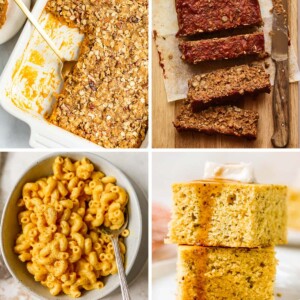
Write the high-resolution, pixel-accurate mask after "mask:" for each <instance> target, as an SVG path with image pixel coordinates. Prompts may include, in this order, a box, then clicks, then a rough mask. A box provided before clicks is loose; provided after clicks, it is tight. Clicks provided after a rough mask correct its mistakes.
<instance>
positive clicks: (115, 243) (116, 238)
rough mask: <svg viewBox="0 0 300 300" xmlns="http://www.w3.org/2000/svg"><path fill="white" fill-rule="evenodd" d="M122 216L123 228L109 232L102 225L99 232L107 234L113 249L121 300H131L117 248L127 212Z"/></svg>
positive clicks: (124, 226) (126, 218) (125, 223)
mask: <svg viewBox="0 0 300 300" xmlns="http://www.w3.org/2000/svg"><path fill="white" fill-rule="evenodd" d="M124 216H125V221H124V224H123V226H122V227H121V228H120V229H117V230H111V229H110V228H108V227H105V226H104V225H102V226H101V227H100V230H102V231H104V232H105V233H106V234H108V235H109V236H110V238H111V241H112V244H113V247H114V252H115V256H116V262H117V267H118V274H119V279H120V285H121V292H122V296H123V300H131V298H130V295H129V288H128V284H127V280H126V274H125V270H124V265H123V262H122V257H121V252H120V247H119V235H120V234H121V233H122V231H123V230H124V229H125V228H126V227H127V224H128V212H127V210H126V211H125V212H124Z"/></svg>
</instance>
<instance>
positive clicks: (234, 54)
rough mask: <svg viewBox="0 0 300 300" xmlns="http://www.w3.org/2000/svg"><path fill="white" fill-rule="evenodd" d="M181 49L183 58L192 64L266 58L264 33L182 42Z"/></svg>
mask: <svg viewBox="0 0 300 300" xmlns="http://www.w3.org/2000/svg"><path fill="white" fill-rule="evenodd" d="M179 49H180V51H181V52H182V56H181V58H182V59H183V60H184V61H186V62H188V63H191V64H197V63H200V62H204V61H214V60H222V59H233V58H239V57H243V56H255V57H258V58H264V57H266V53H265V38H264V34H263V33H262V32H257V33H251V34H242V35H236V36H229V37H224V38H214V39H208V40H198V41H186V40H181V41H180V43H179Z"/></svg>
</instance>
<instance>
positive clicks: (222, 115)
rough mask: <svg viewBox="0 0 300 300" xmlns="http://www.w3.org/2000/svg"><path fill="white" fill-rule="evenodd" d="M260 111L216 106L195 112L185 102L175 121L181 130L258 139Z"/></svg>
mask: <svg viewBox="0 0 300 300" xmlns="http://www.w3.org/2000/svg"><path fill="white" fill-rule="evenodd" d="M258 119H259V117H258V113H257V112H254V111H250V110H244V109H240V108H238V107H235V106H216V107H211V108H208V109H206V110H203V111H200V112H193V110H192V107H191V105H190V104H189V103H187V102H186V103H185V104H184V105H183V107H182V109H181V113H180V114H179V115H178V116H177V118H176V120H175V122H174V123H173V124H174V126H175V128H176V129H177V130H178V131H179V132H180V131H198V132H202V133H205V134H209V135H213V134H224V135H232V136H236V137H245V138H247V139H250V140H251V139H256V136H257V127H258Z"/></svg>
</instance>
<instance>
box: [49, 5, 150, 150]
mask: <svg viewBox="0 0 300 300" xmlns="http://www.w3.org/2000/svg"><path fill="white" fill-rule="evenodd" d="M46 9H47V11H48V12H51V13H53V14H54V16H56V17H57V18H59V19H60V20H63V22H65V23H66V24H68V25H69V26H71V27H77V28H79V30H80V31H81V32H83V33H85V39H84V42H83V43H82V45H81V50H80V56H79V59H78V62H77V64H76V66H75V67H74V69H73V71H72V72H71V74H70V75H69V76H68V78H67V79H66V80H65V83H64V87H63V89H62V91H61V93H60V94H59V95H58V96H57V97H56V98H57V102H56V105H55V107H54V110H53V113H52V115H51V116H50V117H49V121H50V122H51V123H52V124H54V125H56V126H59V127H61V128H64V129H66V130H68V131H70V132H72V133H74V134H76V135H79V136H81V137H83V138H85V139H88V140H90V141H92V142H94V143H96V144H98V145H100V146H103V147H106V148H137V147H140V145H141V143H142V142H143V140H144V139H145V135H146V132H147V127H148V33H147V31H148V12H147V10H148V4H147V1H146V0H138V1H133V0H113V1H111V0H110V1H108V0H97V1H96V0H65V1H61V0H50V1H48V4H47V6H46Z"/></svg>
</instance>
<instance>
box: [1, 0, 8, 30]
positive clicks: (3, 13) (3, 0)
mask: <svg viewBox="0 0 300 300" xmlns="http://www.w3.org/2000/svg"><path fill="white" fill-rule="evenodd" d="M7 8H8V1H7V0H0V28H1V27H2V26H3V25H4V23H5V21H6V13H7Z"/></svg>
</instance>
